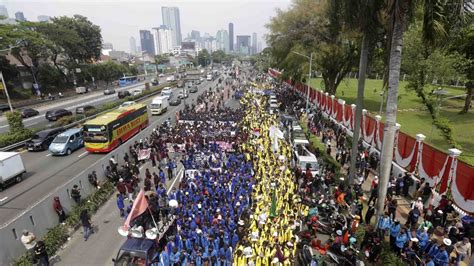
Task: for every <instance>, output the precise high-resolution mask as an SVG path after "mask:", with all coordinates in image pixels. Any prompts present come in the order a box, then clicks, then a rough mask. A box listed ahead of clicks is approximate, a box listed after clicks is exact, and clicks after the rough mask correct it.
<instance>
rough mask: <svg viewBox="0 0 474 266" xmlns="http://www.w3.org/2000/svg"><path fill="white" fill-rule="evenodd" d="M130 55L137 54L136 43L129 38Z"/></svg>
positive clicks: (132, 38) (133, 39)
mask: <svg viewBox="0 0 474 266" xmlns="http://www.w3.org/2000/svg"><path fill="white" fill-rule="evenodd" d="M130 54H133V55H134V54H137V41H136V40H135V38H134V37H130Z"/></svg>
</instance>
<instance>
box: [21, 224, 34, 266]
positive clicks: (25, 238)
mask: <svg viewBox="0 0 474 266" xmlns="http://www.w3.org/2000/svg"><path fill="white" fill-rule="evenodd" d="M20 240H21V243H22V244H23V246H25V248H26V254H27V256H28V258H29V259H30V261H31V262H33V260H34V258H35V254H34V248H35V246H36V236H35V235H34V234H33V233H31V232H29V231H28V230H23V234H22V236H21V238H20Z"/></svg>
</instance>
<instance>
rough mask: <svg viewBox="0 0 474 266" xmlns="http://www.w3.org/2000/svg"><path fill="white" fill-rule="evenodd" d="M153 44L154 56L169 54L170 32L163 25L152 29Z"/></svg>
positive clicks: (170, 47) (170, 46)
mask: <svg viewBox="0 0 474 266" xmlns="http://www.w3.org/2000/svg"><path fill="white" fill-rule="evenodd" d="M152 32H153V43H154V46H155V53H156V54H165V53H170V52H171V50H172V48H173V46H172V32H171V30H169V29H168V28H167V27H166V26H165V25H161V26H160V27H159V28H153V29H152Z"/></svg>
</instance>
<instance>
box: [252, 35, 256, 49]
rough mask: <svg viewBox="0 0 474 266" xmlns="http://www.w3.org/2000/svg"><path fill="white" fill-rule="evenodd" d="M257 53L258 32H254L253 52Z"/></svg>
mask: <svg viewBox="0 0 474 266" xmlns="http://www.w3.org/2000/svg"><path fill="white" fill-rule="evenodd" d="M256 53H257V33H256V32H254V33H252V54H256Z"/></svg>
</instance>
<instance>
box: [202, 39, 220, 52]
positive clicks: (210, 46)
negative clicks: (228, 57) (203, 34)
mask: <svg viewBox="0 0 474 266" xmlns="http://www.w3.org/2000/svg"><path fill="white" fill-rule="evenodd" d="M203 48H204V49H206V50H207V51H208V52H209V53H212V52H214V51H217V41H216V39H215V38H213V37H209V38H206V39H204V41H203Z"/></svg>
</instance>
